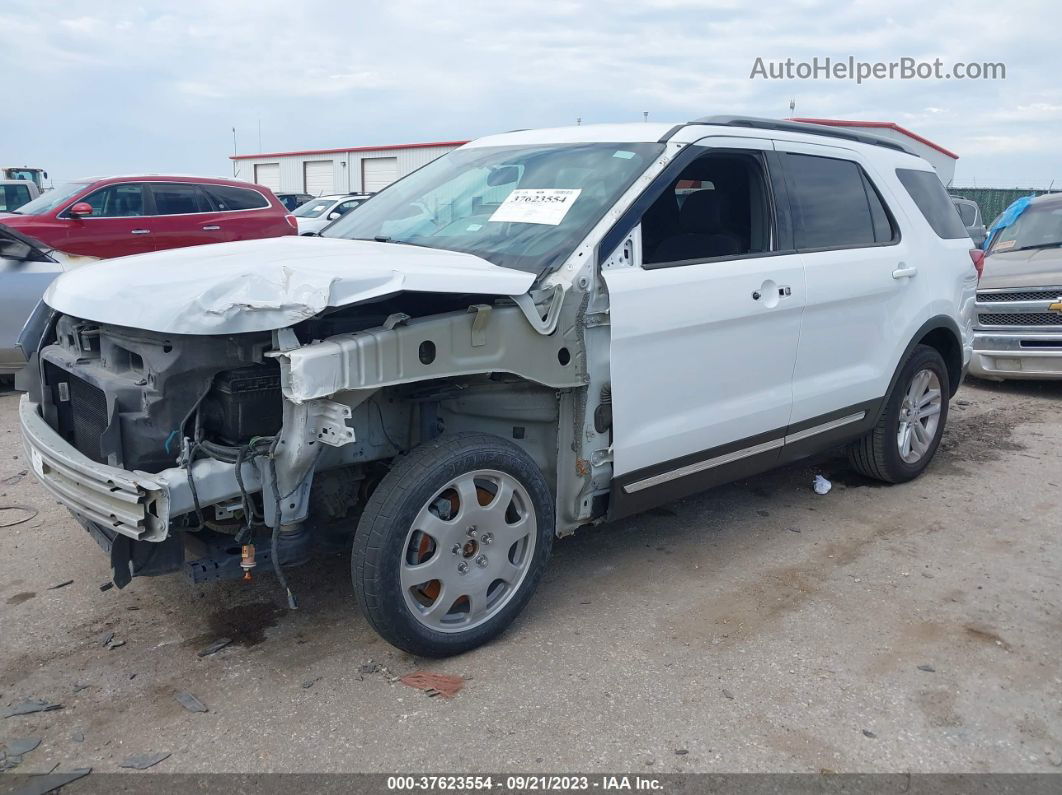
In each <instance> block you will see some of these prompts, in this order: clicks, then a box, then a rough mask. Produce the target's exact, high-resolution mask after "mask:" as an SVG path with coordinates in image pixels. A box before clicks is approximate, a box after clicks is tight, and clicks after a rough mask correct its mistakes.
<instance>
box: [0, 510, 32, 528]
mask: <svg viewBox="0 0 1062 795" xmlns="http://www.w3.org/2000/svg"><path fill="white" fill-rule="evenodd" d="M3 511H22V513H24V514H26V515H25V516H23V517H22V518H21V519H18V518H16V519H10V520H9V519H0V527H14V526H15V525H17V524H23V523H24V522H28V521H29V520H30V519H33V518H34V517H35V516H36V515H37V513H38V511H37V509H36V508H30V507H29V506H28V505H0V513H2V512H3Z"/></svg>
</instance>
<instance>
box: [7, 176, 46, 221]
mask: <svg viewBox="0 0 1062 795" xmlns="http://www.w3.org/2000/svg"><path fill="white" fill-rule="evenodd" d="M40 195H41V190H40V188H38V187H37V185H36V184H35V183H33V182H30V181H29V180H28V179H0V212H6V213H9V212H11V211H12V210H17V209H18V208H19V207H21V206H22V205H23V204H28V203H29V202H30V201H32V200H33V199H36V198H37V197H38V196H40Z"/></svg>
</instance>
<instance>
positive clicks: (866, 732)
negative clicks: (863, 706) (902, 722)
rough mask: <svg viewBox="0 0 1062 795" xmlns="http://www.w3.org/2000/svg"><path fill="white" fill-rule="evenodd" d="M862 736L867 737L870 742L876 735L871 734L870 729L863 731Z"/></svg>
mask: <svg viewBox="0 0 1062 795" xmlns="http://www.w3.org/2000/svg"><path fill="white" fill-rule="evenodd" d="M863 736H864V737H869V738H870V739H871V740H873V739H874V738H875V737H877V736H878V735H876V734H874V732H872V731H871V730H870V729H863Z"/></svg>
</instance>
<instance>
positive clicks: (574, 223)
mask: <svg viewBox="0 0 1062 795" xmlns="http://www.w3.org/2000/svg"><path fill="white" fill-rule="evenodd" d="M663 149H664V147H663V145H662V144H656V143H651V144H650V143H623V144H603V143H592V144H552V145H545V144H542V145H534V146H497V147H482V148H472V149H458V150H456V151H453V152H450V153H448V154H446V155H444V156H443V157H440V158H439V159H438V160H435V161H433V162H431V163H429V164H428V165H426V166H424V168H422V169H420V170H418V171H414V172H413V173H412V174H410V175H409V176H407V177H405V178H404V179H402V180H400V181H399V182H396V183H395V184H393V185H391V186H390V187H388V188H387V189H386V190H384V191H382V192H381V193H380V194H378V195H377V196H375V197H373V200H372V201H370V202H367V203H366V204H365V205H364V206H363V207H359V208H358V211H357V212H356V213H349V214H348V215H345V216H343V217H342V218H340V219H339V220H338V221H336V222H335V223H333V224H332V225H331V226H330V227H328V228H327V229H326V230H325V231H324V232H323V233H322V236H323V237H339V238H347V239H349V240H379V241H382V242H389V243H411V244H413V245H417V246H428V247H431V248H442V249H448V250H450V251H463V252H466V253H469V254H475V255H477V256H480V257H482V258H483V259H485V260H487V261H489V262H492V263H494V264H495V265H501V266H503V267H506V268H516V269H518V270H523V271H530V272H532V273H538V274H541V273H544V272H545V271H547V270H549V269H551V268H553V267H556V266H557V265H558V264H559V263H560V262H561V261H562V260H563V259H564V258H565V257H567V256H568V255H569V254H570V253H571V251H572V250H573V249H574V248H575V246H577V245H578V244H579V242H580V241H581V240H582V239H583V238H584V237H585V236H586V234H587V232H589V231H590V228H591V227H592V226H593V225H594V224H595V223H597V221H598V220H599V219H600V218H601V217H602V216H603V215H604V214H605V212H606V211H607V210H608V209H609V208H610V207H612V205H613V204H614V203H615V202H616V200H617V199H618V198H619V196H620V195H621V194H622V193H623V192H624V191H625V190H626V189H627V188H628V187H629V186H630V185H631V183H633V182H634V180H635V179H636V178H637V177H638V176H639V175H640V174H641V173H642V172H643V171H645V169H646V168H647V167H648V166H649V164H650V163H651V162H652V160H653V159H654V158H655V157H657V156H658V155H659V154H660V153H661V152H662V151H663Z"/></svg>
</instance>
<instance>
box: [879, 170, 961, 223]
mask: <svg viewBox="0 0 1062 795" xmlns="http://www.w3.org/2000/svg"><path fill="white" fill-rule="evenodd" d="M896 176H897V178H899V180H900V182H902V183H903V187H904V188H905V189H906V190H907V193H908V194H909V195H910V197H911V198H912V199H913V200H914V203H915V204H916V205H918V209H919V210H920V211H921V213H922V215H923V216H924V217H925V219H926V221H928V222H929V225H930V226H931V227H932V228H933V231H934V232H936V233H937V237H940V238H943V239H944V240H958V239H959V238H963V237H969V236H970V235H969V233H968V232H967V231H966V226H965V225H964V224H963V222H962V218H960V217H959V212H958V210H956V209H955V205H954V204H953V203H952V201H951V197H950V196H948V192H947V191H946V190H944V185H943V184H941V181H940V178H939V177H938V176H937V174H936V172H935V171H918V170H916V169H913V168H898V169H896Z"/></svg>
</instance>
